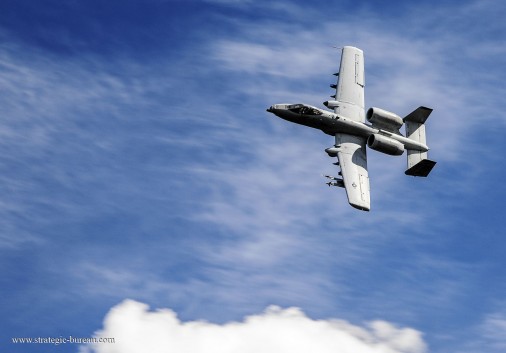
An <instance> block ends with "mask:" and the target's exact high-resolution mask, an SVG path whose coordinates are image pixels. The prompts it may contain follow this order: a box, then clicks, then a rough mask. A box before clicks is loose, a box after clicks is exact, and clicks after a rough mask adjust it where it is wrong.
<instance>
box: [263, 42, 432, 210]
mask: <svg viewBox="0 0 506 353" xmlns="http://www.w3.org/2000/svg"><path fill="white" fill-rule="evenodd" d="M335 75H336V76H337V77H338V79H337V84H331V85H330V87H331V88H335V89H336V94H335V95H333V96H331V97H332V98H333V100H329V101H326V102H324V103H323V104H324V105H325V106H326V107H327V108H330V109H332V110H333V112H331V111H328V110H324V109H319V108H316V107H313V106H310V105H306V104H275V105H273V106H271V107H270V108H269V109H267V111H268V112H270V113H273V114H275V115H277V116H278V117H280V118H282V119H285V120H288V121H291V122H294V123H297V124H301V125H305V126H309V127H312V128H315V129H319V130H321V131H323V132H324V133H326V134H328V135H331V136H335V144H334V146H332V147H329V148H327V149H325V152H327V154H328V155H329V156H330V157H337V158H338V161H337V162H336V163H334V164H335V165H339V166H340V167H341V171H340V172H339V175H340V177H333V176H330V175H326V176H325V177H327V178H328V179H329V182H328V183H327V185H329V186H339V187H344V188H345V189H346V194H347V195H348V202H349V203H350V205H351V206H353V207H355V208H358V209H359V210H364V211H369V210H370V208H371V200H370V187H369V175H368V172H367V153H366V145H367V146H369V147H370V148H372V149H373V150H376V151H379V152H383V153H386V154H389V155H393V156H400V155H402V154H403V153H404V150H406V151H407V156H408V169H407V170H406V172H405V174H407V175H412V176H420V177H426V176H427V175H429V173H430V171H431V170H432V168H433V167H434V165H435V164H436V162H434V161H431V160H429V159H427V151H428V150H429V147H427V145H426V137H425V125H424V124H425V121H426V120H427V118H428V117H429V115H430V113H431V112H432V109H430V108H426V107H419V108H417V109H415V110H414V111H413V112H411V113H410V114H408V115H407V116H406V117H405V118H404V119H402V118H401V117H399V116H398V115H396V114H394V113H391V112H388V111H386V110H383V109H379V108H370V109H369V110H368V111H367V113H365V109H364V86H365V81H364V53H363V51H362V50H360V49H358V48H355V47H351V46H346V47H344V48H343V49H342V55H341V66H340V68H339V72H338V73H336V74H335ZM366 120H367V122H368V124H367V123H366ZM402 125H405V126H406V134H405V136H404V135H402V134H401V132H400V131H399V129H400V128H401V127H402Z"/></svg>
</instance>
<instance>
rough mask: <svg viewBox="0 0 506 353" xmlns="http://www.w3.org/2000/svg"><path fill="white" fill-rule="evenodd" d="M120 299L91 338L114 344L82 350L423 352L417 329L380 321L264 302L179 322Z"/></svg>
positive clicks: (156, 352)
mask: <svg viewBox="0 0 506 353" xmlns="http://www.w3.org/2000/svg"><path fill="white" fill-rule="evenodd" d="M148 309H149V308H148V306H147V305H146V304H143V303H139V302H136V301H132V300H125V301H124V302H122V303H120V304H119V305H117V306H116V307H114V308H112V309H111V310H110V311H109V313H108V314H107V315H106V317H105V319H104V327H103V329H102V330H101V331H99V332H97V333H96V337H103V338H106V337H113V338H114V339H115V343H114V344H112V343H103V344H95V345H88V346H86V347H81V352H82V353H86V352H88V353H90V352H96V353H116V352H121V353H141V352H142V353H144V352H150V353H173V352H178V353H214V352H216V353H218V352H220V353H237V352H241V353H250V352H251V353H257V352H263V353H270V352H272V353H274V352H275V353H284V352H286V353H299V352H300V353H302V352H304V353H307V352H316V353H326V352H328V353H331V352H332V353H335V352H340V353H423V352H425V351H426V344H425V343H424V341H423V339H422V335H421V333H420V332H418V331H416V330H414V329H412V328H398V327H396V326H394V325H392V324H391V323H388V322H385V321H374V322H371V323H368V324H367V325H365V327H359V326H355V325H352V324H350V323H348V322H346V321H341V320H334V319H328V320H313V319H311V318H309V317H308V316H306V315H305V314H304V313H303V312H302V311H301V310H300V309H297V308H288V309H281V308H279V307H275V306H273V307H269V308H268V309H267V310H266V311H264V312H263V313H261V314H257V315H252V316H248V317H246V318H245V319H244V320H243V321H242V322H229V323H225V324H221V325H220V324H214V323H209V322H204V321H190V322H182V321H181V320H180V319H178V317H177V315H176V313H175V312H173V311H172V310H170V309H159V310H157V311H154V312H153V311H149V310H148Z"/></svg>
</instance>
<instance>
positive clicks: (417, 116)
mask: <svg viewBox="0 0 506 353" xmlns="http://www.w3.org/2000/svg"><path fill="white" fill-rule="evenodd" d="M430 113H432V109H431V108H427V107H418V108H416V109H415V110H414V111H412V112H411V113H409V114H408V115H407V116H406V117H405V118H404V122H407V121H411V122H413V123H419V124H423V123H425V120H427V118H428V117H429V115H430Z"/></svg>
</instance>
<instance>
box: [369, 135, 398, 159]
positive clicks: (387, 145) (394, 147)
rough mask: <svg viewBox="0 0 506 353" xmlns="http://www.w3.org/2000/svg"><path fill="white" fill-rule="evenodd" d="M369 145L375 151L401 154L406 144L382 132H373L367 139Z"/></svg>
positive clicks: (392, 154) (394, 154)
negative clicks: (381, 133)
mask: <svg viewBox="0 0 506 353" xmlns="http://www.w3.org/2000/svg"><path fill="white" fill-rule="evenodd" d="M367 146H369V147H370V148H372V149H373V150H375V151H378V152H382V153H386V154H389V155H391V156H400V155H401V154H403V153H404V145H403V144H402V143H400V142H399V141H397V140H394V139H391V138H390V137H386V136H383V135H380V134H372V135H370V136H369V138H368V139H367Z"/></svg>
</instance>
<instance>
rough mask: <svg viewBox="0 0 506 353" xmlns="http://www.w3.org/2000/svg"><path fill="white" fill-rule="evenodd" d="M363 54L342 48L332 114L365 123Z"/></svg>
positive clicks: (351, 48) (352, 49)
mask: <svg viewBox="0 0 506 353" xmlns="http://www.w3.org/2000/svg"><path fill="white" fill-rule="evenodd" d="M364 86H365V77H364V52H363V51H362V50H360V49H358V48H355V47H349V46H347V47H344V48H343V53H342V55H341V66H340V68H339V74H338V81H337V85H336V86H332V87H336V95H335V100H336V101H337V102H336V104H337V105H336V106H334V112H335V113H336V114H339V115H342V116H344V117H346V118H348V119H351V120H354V121H360V122H364V121H365V113H364Z"/></svg>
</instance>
